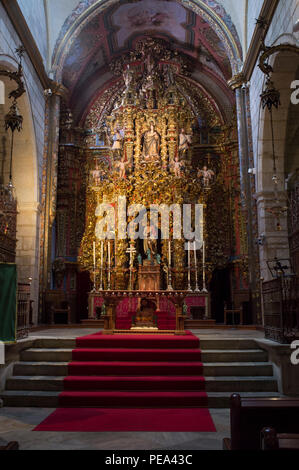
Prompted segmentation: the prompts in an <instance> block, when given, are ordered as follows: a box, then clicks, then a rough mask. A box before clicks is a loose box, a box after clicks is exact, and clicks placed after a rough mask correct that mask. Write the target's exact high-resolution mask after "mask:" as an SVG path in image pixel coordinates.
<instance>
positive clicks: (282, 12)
mask: <svg viewBox="0 0 299 470" xmlns="http://www.w3.org/2000/svg"><path fill="white" fill-rule="evenodd" d="M259 1H260V0H249V2H250V3H258V2H259ZM286 6H288V8H286ZM298 7H299V2H298V0H280V3H279V5H278V8H277V10H276V13H275V15H274V18H273V21H272V24H271V26H270V29H269V31H268V34H267V37H266V40H265V43H266V45H267V46H272V45H274V44H280V43H285V42H290V43H293V44H296V41H297V45H298V46H299V33H293V26H294V24H295V22H296V20H297V19H298V18H299V8H298ZM264 83H265V76H264V74H263V73H262V72H261V71H260V69H259V68H258V67H257V66H256V67H255V70H254V72H253V75H252V77H251V80H250V105H251V119H252V132H253V151H254V158H255V164H257V156H258V147H259V138H260V132H259V117H260V108H261V106H260V94H261V93H262V91H263V86H264ZM289 85H290V84H289ZM290 95H291V90H290Z"/></svg>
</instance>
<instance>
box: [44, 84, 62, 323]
mask: <svg viewBox="0 0 299 470" xmlns="http://www.w3.org/2000/svg"><path fill="white" fill-rule="evenodd" d="M52 92H53V94H52V96H50V97H49V98H48V100H47V122H46V124H47V126H46V135H45V155H44V168H43V195H42V201H43V204H42V205H43V220H42V227H41V256H40V260H41V271H40V272H41V274H40V284H41V290H40V292H41V299H40V300H41V303H40V310H39V312H40V315H39V322H43V321H44V318H43V314H44V312H43V308H42V306H43V299H44V294H45V291H46V290H47V289H50V286H51V274H52V273H51V271H52V264H51V261H52V259H51V258H52V229H53V222H54V219H55V214H56V195H57V169H58V143H59V116H60V95H59V87H58V86H57V85H56V87H55V86H53V89H52Z"/></svg>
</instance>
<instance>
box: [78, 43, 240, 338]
mask: <svg viewBox="0 0 299 470" xmlns="http://www.w3.org/2000/svg"><path fill="white" fill-rule="evenodd" d="M111 68H112V71H113V73H114V75H115V77H116V80H115V81H114V83H112V85H111V87H110V88H109V89H107V90H106V91H105V92H104V93H103V94H102V96H101V97H100V98H99V99H98V100H97V101H96V102H95V104H94V105H93V107H92V109H91V111H90V112H89V115H88V117H87V120H86V127H88V128H89V129H90V130H89V133H88V135H87V137H86V146H87V148H88V150H87V177H88V182H87V186H86V223H85V233H84V236H83V238H82V241H81V247H80V253H79V263H80V267H81V269H83V270H86V271H89V273H90V276H91V279H92V281H93V291H92V292H91V293H90V302H89V318H95V316H96V314H95V311H96V309H95V305H96V304H95V302H94V301H95V300H96V299H98V298H102V299H104V300H103V302H104V303H103V305H104V306H103V307H102V308H101V310H102V313H103V314H104V317H105V318H108V317H109V318H110V319H108V320H107V322H108V323H107V325H108V326H107V329H108V330H109V331H111V330H117V325H116V323H117V321H116V319H115V311H116V306H117V305H118V304H119V302H120V301H121V299H127V300H128V302H129V304H130V303H131V304H132V302H133V301H132V299H133V298H134V299H135V298H137V303H136V302H135V303H134V302H133V304H134V306H135V307H134V308H135V313H134V314H133V316H132V317H131V319H130V325H127V327H126V328H127V329H128V327H129V326H130V328H133V329H134V328H138V327H140V328H145V327H147V328H151V329H153V330H154V329H157V328H158V326H159V321H158V322H157V319H154V315H150V314H149V312H150V311H151V309H152V313H154V312H155V313H157V312H158V313H159V311H161V310H163V308H161V306H160V304H159V301H160V300H161V298H162V297H163V296H164V297H165V299H167V301H168V302H169V301H170V302H171V303H172V304H174V305H175V309H176V326H175V328H174V329H176V330H178V329H180V328H181V327H180V326H178V325H179V324H180V321H179V317H180V316H181V317H183V316H184V313H185V312H186V310H187V306H186V303H187V299H193V302H194V299H197V300H195V303H193V305H202V306H205V318H207V317H209V313H210V312H209V310H210V308H209V293H208V291H207V285H208V283H209V281H210V280H211V277H212V273H213V271H214V270H215V269H217V268H219V267H220V268H221V267H223V266H226V265H227V264H228V263H230V264H231V266H232V267H233V268H232V270H233V271H234V270H235V268H236V269H237V271H239V272H240V273H241V276H243V278H246V246H244V243H243V246H242V241H240V240H242V239H243V240H245V239H246V236H245V234H244V233H243V235H242V230H243V227H244V221H243V219H242V214H241V213H240V209H239V205H238V198H239V181H238V176H237V175H238V162H237V160H238V157H237V151H236V143H235V142H233V140H232V139H231V137H230V133H231V130H232V128H229V127H224V125H223V121H222V118H221V115H220V113H219V111H218V109H217V105H216V104H215V103H214V102H213V100H212V99H211V98H210V97H208V96H206V95H205V94H204V92H203V91H202V89H201V88H199V87H198V86H196V84H195V82H194V83H193V80H192V78H191V71H192V63H191V62H190V59H187V58H186V57H185V56H184V55H182V54H179V53H178V52H177V51H171V50H169V49H167V48H166V47H165V45H164V43H163V41H162V40H157V39H150V38H149V39H146V40H143V41H140V42H139V43H137V46H136V50H135V51H134V52H131V53H129V54H126V55H124V56H123V57H121V58H120V59H118V60H116V61H115V62H113V63H112V64H111ZM207 136H209V137H208V138H207ZM205 139H206V140H205ZM232 169H233V171H232ZM123 200H125V201H126V206H127V207H129V206H131V205H132V204H135V205H138V204H141V205H143V206H144V207H145V208H146V209H147V210H148V211H149V208H150V206H152V205H157V206H160V205H161V204H166V205H168V206H171V205H173V204H178V205H179V206H180V207H182V206H183V205H184V204H191V206H192V212H194V207H195V204H199V205H201V206H202V207H203V214H202V219H201V223H202V232H203V240H204V243H203V246H202V245H200V246H199V248H200V249H198V250H195V251H194V250H193V249H192V244H191V245H189V250H186V240H185V239H184V238H183V237H182V238H181V239H174V237H173V231H174V227H173V214H170V231H169V236H168V237H167V238H165V239H162V238H161V218H160V217H157V219H156V221H157V225H156V226H155V227H154V228H152V227H150V226H149V225H146V226H145V231H146V235H147V236H148V238H145V240H139V239H136V240H134V239H133V236H130V234H129V235H127V237H126V238H124V237H119V233H118V231H119V229H120V228H119V225H118V224H117V220H116V219H117V217H118V214H119V210H120V208H119V205H120V201H123ZM102 203H106V204H110V205H111V207H113V209H114V212H113V214H114V216H113V217H115V220H114V222H115V225H114V226H115V230H114V233H113V234H111V238H110V239H108V240H104V241H103V240H101V239H100V238H98V236H97V224H98V222H99V217H98V216H97V214H98V212H97V208H98V207H99V205H101V204H102ZM115 214H116V215H115ZM134 216H135V215H134ZM134 216H133V215H131V216H128V217H127V223H128V224H129V223H130V222H131V221H132V220H133V218H134ZM193 216H194V213H193ZM152 230H153V231H154V232H155V233H154V234H153V233H152ZM237 238H239V241H240V243H237V245H239V247H240V250H241V251H243V255H244V256H242V253H241V256H235V260H236V261H235V266H234V261H233V258H234V257H233V256H232V255H233V253H232V247H233V246H235V245H236V244H235V242H236V239H237ZM235 254H236V253H235ZM239 254H240V253H237V255H239ZM237 275H239V274H237ZM245 282H246V281H245ZM114 298H116V299H117V300H115V301H114V300H113V299H114ZM165 299H162V300H165ZM197 301H198V303H196V302H197ZM146 302H148V303H147V305H145V304H146ZM191 304H192V300H191ZM98 305H101V304H98ZM163 305H164V306H165V305H166V304H165V303H164V304H163ZM143 307H144V308H143ZM134 308H133V310H134ZM112 310H113V312H114V313H113V315H114V318H112V316H113V315H112ZM129 310H132V308H131V307H130V308H129ZM164 310H165V308H164ZM142 312H143V313H142ZM144 312H146V313H144ZM158 317H159V315H158ZM160 329H161V328H159V330H160Z"/></svg>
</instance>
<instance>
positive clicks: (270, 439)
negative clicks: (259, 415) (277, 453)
mask: <svg viewBox="0 0 299 470" xmlns="http://www.w3.org/2000/svg"><path fill="white" fill-rule="evenodd" d="M261 447H262V449H263V450H282V449H285V450H299V434H285V433H281V434H277V432H276V429H274V428H264V429H263V430H262V432H261Z"/></svg>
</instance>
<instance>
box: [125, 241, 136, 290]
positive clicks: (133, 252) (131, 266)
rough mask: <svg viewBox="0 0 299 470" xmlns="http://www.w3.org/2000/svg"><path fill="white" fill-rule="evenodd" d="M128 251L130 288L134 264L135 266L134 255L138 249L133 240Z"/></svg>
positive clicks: (130, 288)
mask: <svg viewBox="0 0 299 470" xmlns="http://www.w3.org/2000/svg"><path fill="white" fill-rule="evenodd" d="M126 253H129V254H130V281H129V290H133V289H132V273H133V266H134V255H135V253H136V249H135V247H134V245H133V242H130V248H128V249H127V251H126Z"/></svg>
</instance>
